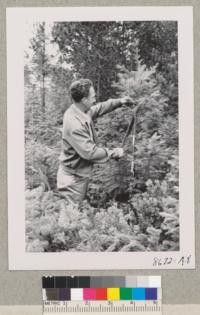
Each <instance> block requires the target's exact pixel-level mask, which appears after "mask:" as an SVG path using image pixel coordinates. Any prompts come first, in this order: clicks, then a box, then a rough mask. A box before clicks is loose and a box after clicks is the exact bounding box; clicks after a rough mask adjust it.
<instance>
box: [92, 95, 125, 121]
mask: <svg viewBox="0 0 200 315" xmlns="http://www.w3.org/2000/svg"><path fill="white" fill-rule="evenodd" d="M121 105H122V103H121V99H120V98H119V99H109V100H107V101H106V102H102V103H98V104H96V105H94V106H92V107H91V108H90V110H89V115H90V116H91V117H92V119H96V118H98V117H100V116H102V115H104V114H107V113H109V112H111V111H113V110H114V109H116V108H118V107H120V106H121Z"/></svg>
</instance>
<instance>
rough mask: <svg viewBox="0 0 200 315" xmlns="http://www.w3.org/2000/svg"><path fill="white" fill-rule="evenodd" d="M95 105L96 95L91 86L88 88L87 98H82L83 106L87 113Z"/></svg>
mask: <svg viewBox="0 0 200 315" xmlns="http://www.w3.org/2000/svg"><path fill="white" fill-rule="evenodd" d="M95 103H96V94H95V90H94V88H93V86H91V87H90V90H89V95H88V97H84V98H83V104H84V109H85V111H86V112H87V111H89V110H90V107H91V106H93V105H94V104H95Z"/></svg>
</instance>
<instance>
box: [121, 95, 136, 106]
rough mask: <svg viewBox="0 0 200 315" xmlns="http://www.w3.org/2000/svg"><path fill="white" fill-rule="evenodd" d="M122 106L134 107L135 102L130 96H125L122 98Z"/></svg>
mask: <svg viewBox="0 0 200 315" xmlns="http://www.w3.org/2000/svg"><path fill="white" fill-rule="evenodd" d="M121 102H122V105H133V104H134V103H135V102H134V101H133V99H132V98H131V97H130V96H124V97H122V98H121Z"/></svg>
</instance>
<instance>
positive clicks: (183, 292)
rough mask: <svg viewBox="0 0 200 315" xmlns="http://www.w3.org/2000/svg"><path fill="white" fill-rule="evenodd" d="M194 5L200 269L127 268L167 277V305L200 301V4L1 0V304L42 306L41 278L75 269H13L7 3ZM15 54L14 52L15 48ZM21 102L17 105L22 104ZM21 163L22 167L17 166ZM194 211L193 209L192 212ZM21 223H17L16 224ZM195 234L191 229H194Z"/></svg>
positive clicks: (164, 282) (164, 281)
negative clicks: (10, 254)
mask: <svg viewBox="0 0 200 315" xmlns="http://www.w3.org/2000/svg"><path fill="white" fill-rule="evenodd" d="M125 5H126V6H145V5H146V6H147V5H148V6H193V7H194V60H195V64H194V79H195V81H194V83H195V192H196V194H195V228H196V231H195V235H196V269H195V270H178V271H177V270H162V271H160V270H158V271H155V270H153V271H151V270H148V271H142V272H141V271H140V270H135V271H133V270H127V271H126V274H129V275H131V274H133V275H137V274H138V275H141V274H142V275H162V286H163V291H164V294H163V303H164V304H199V303H200V248H199V244H200V233H199V230H200V214H199V204H200V194H199V190H200V181H199V178H200V170H199V163H198V161H199V158H200V155H199V153H200V152H199V150H200V149H199V148H200V143H199V137H198V136H197V135H198V134H199V133H200V128H199V124H200V108H199V103H200V93H199V90H200V84H199V82H200V80H199V79H200V78H199V69H198V66H199V63H198V57H199V55H200V32H199V26H200V25H199V21H200V2H199V1H198V0H193V1H178V0H177V1H175V0H174V1H173V0H171V1H161V0H160V1H152V0H148V1H133V0H132V1H127V0H123V1H119V0H118V1H117V0H115V1H111V0H110V1H100V0H96V1H94V0H91V1H87V0H84V1H80V0H79V1H78V0H77V1H76V0H74V1H64V0H63V1H61V0H60V1H59V0H57V1H56V0H35V1H31V0H30V1H29V0H27V1H25V0H12V1H11V0H10V1H6V0H1V2H0V30H1V34H0V41H1V42H0V69H1V71H0V83H1V89H0V91H1V94H0V148H1V150H0V178H1V185H0V210H1V211H0V253H1V258H0V279H1V290H0V304H1V305H21V304H22V305H29V304H32V305H39V304H41V276H42V275H48V274H54V275H67V274H71V273H73V271H70V272H60V271H56V272H55V271H52V272H51V271H48V272H47V271H8V247H7V244H8V236H7V232H8V231H7V226H8V222H7V146H6V142H7V136H6V127H7V124H6V114H7V112H6V7H23V6H25V7H26V6H29V7H40V6H43V7H44V6H52V7H53V6H125ZM13 53H14V52H13ZM16 106H17V104H16ZM16 167H17V165H16ZM188 211H189V210H188ZM16 224H17V223H16ZM188 233H189V231H188ZM88 273H89V274H90V275H124V274H125V272H124V271H122V270H121V271H110V272H108V271H107V272H106V271H99V272H98V271H89V272H88V271H82V272H81V270H80V271H79V273H78V272H76V274H79V275H87V274H88Z"/></svg>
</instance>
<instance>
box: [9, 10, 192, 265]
mask: <svg viewBox="0 0 200 315" xmlns="http://www.w3.org/2000/svg"><path fill="white" fill-rule="evenodd" d="M117 20H123V21H126V20H127V21H128V20H129V21H136V20H137V21H153V20H154V21H156V20H157V21H163V20H171V21H172V20H173V21H177V22H178V63H179V73H178V80H179V188H180V196H179V214H180V251H178V252H126V253H121V252H115V253H108V252H84V253H83V252H59V253H28V252H26V251H25V175H24V173H25V161H24V25H25V23H26V22H27V21H28V23H31V21H32V22H37V21H40V22H41V21H46V22H53V21H117ZM193 93H194V91H193V8H192V7H186V6H185V7H184V6H179V7H175V6H173V7H172V6H169V7H168V6H163V7H161V6H158V7H153V6H151V7H147V6H145V7H133V6H132V7H126V6H123V7H38V8H7V139H8V143H7V147H8V150H7V154H8V254H9V270H114V269H116V270H117V269H118V270H119V269H193V268H195V230H194V95H193Z"/></svg>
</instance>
